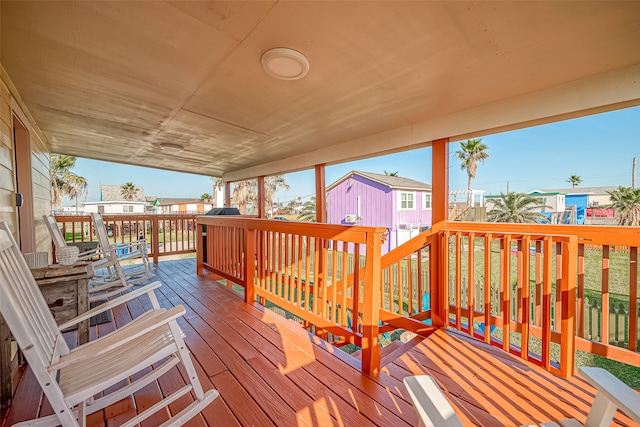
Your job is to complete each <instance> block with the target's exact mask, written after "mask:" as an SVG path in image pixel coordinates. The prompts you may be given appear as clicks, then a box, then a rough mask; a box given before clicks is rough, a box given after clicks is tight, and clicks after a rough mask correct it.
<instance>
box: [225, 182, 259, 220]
mask: <svg viewBox="0 0 640 427" xmlns="http://www.w3.org/2000/svg"><path fill="white" fill-rule="evenodd" d="M256 187H257V180H255V179H252V180H245V181H238V182H235V183H234V188H233V190H232V192H231V202H232V203H233V204H235V205H236V206H237V207H238V209H239V210H240V213H241V214H246V213H247V205H249V204H250V203H251V202H252V201H255V200H256V196H257V195H256Z"/></svg>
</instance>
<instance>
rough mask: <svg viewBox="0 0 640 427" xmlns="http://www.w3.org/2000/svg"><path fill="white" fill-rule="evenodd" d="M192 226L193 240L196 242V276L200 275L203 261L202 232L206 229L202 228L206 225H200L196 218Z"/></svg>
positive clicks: (205, 227)
mask: <svg viewBox="0 0 640 427" xmlns="http://www.w3.org/2000/svg"><path fill="white" fill-rule="evenodd" d="M194 228H195V230H194V235H195V236H194V237H195V239H194V240H195V242H196V274H198V276H202V273H203V267H202V264H203V262H204V234H205V233H206V231H203V228H204V229H205V230H206V229H207V226H206V225H200V224H199V223H198V221H197V220H196V223H195V226H194Z"/></svg>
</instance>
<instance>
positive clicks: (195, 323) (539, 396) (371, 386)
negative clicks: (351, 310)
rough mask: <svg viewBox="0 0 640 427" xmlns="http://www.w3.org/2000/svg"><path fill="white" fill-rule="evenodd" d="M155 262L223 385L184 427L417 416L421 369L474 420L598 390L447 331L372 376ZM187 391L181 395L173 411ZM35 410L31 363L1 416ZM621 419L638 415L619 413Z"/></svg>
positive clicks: (201, 370) (162, 389) (143, 401)
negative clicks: (407, 382)
mask: <svg viewBox="0 0 640 427" xmlns="http://www.w3.org/2000/svg"><path fill="white" fill-rule="evenodd" d="M156 272H157V279H154V280H161V281H162V282H163V283H164V285H163V286H162V287H161V288H159V289H158V290H157V292H156V294H157V296H158V300H159V302H160V304H161V305H162V306H163V307H171V306H174V305H178V304H181V305H183V306H184V307H185V310H186V314H185V316H183V317H182V318H180V319H179V321H178V324H179V326H180V327H181V329H182V331H183V332H184V334H185V342H186V343H187V345H188V346H189V349H190V351H191V353H192V356H193V360H194V364H195V367H196V371H197V373H198V376H199V378H200V381H201V383H202V385H203V388H204V389H205V390H209V389H211V388H217V389H218V391H219V392H220V398H218V399H216V400H215V401H214V402H213V403H212V404H211V405H209V406H208V407H206V408H205V409H204V410H203V411H202V412H201V414H199V415H198V416H197V417H195V418H194V419H193V420H191V421H190V422H189V423H188V424H187V426H188V427H204V426H213V425H224V426H249V425H256V426H270V425H274V426H289V425H291V426H293V425H295V426H314V427H315V426H331V425H340V426H367V425H378V426H394V427H395V426H407V425H417V415H416V413H415V411H414V409H413V407H412V405H411V403H410V400H409V397H408V395H407V392H406V390H405V388H404V385H403V383H402V380H403V379H404V378H405V377H406V376H407V375H419V374H429V375H432V376H434V377H435V378H436V380H437V382H438V383H439V384H440V386H441V388H442V389H443V390H444V391H445V394H446V396H447V398H448V399H449V401H450V402H451V403H452V405H453V406H454V408H455V409H456V411H457V412H458V414H459V415H460V418H461V419H462V421H463V424H464V425H469V426H471V425H477V426H483V427H484V426H487V427H489V426H501V425H505V426H517V425H520V424H525V423H531V422H546V421H551V420H554V419H558V418H569V417H575V418H577V419H578V420H580V421H584V419H585V417H586V413H587V411H588V409H589V407H590V406H591V404H592V402H593V396H594V391H593V389H592V388H591V387H590V386H588V385H587V384H586V382H585V381H584V380H582V379H580V378H579V377H574V378H571V379H570V380H564V379H561V378H558V377H556V376H554V375H552V374H550V373H548V372H545V371H543V370H541V369H540V368H539V367H537V366H535V365H534V364H532V363H529V362H526V361H522V360H520V359H519V358H517V357H515V356H513V355H510V354H507V353H505V352H503V351H502V350H500V349H498V348H495V347H490V346H488V345H486V344H484V343H483V342H481V341H477V340H474V339H472V338H470V337H468V336H465V335H464V334H458V333H455V332H449V331H444V330H439V331H437V332H436V333H434V334H432V335H431V336H430V337H429V338H427V339H424V340H423V341H422V342H420V343H418V344H417V345H415V346H414V347H412V348H410V349H408V350H407V351H406V352H404V354H401V355H399V357H398V358H397V359H395V360H392V361H390V363H389V364H388V365H386V366H384V367H383V368H382V370H381V373H380V374H379V375H378V376H377V377H371V376H368V375H363V374H361V373H360V371H359V370H358V366H359V363H360V362H359V360H358V359H356V358H354V357H352V356H350V355H347V354H346V353H343V352H341V351H340V350H339V349H337V348H335V347H333V346H332V345H330V344H327V343H324V342H322V341H321V340H320V339H319V338H317V337H315V336H313V335H310V334H309V333H308V332H307V331H306V330H305V329H304V328H302V327H301V326H300V325H299V324H297V323H295V322H293V321H290V320H286V319H284V318H282V317H280V316H279V315H277V314H275V313H273V312H271V311H270V310H267V309H265V308H264V307H262V306H259V305H257V304H246V303H244V302H243V301H242V299H241V298H240V297H239V296H238V294H236V293H234V292H233V291H232V290H230V289H229V288H228V287H227V286H225V285H221V284H219V283H217V282H215V281H214V280H211V278H205V277H201V276H197V275H196V274H195V260H193V259H181V260H174V261H162V262H161V263H159V265H158V266H157V270H156ZM149 282H150V281H149ZM149 308H150V302H149V300H148V299H147V298H146V297H141V298H139V299H137V300H134V301H132V302H130V303H129V304H128V305H127V306H122V307H119V308H116V309H114V310H113V311H112V315H113V321H112V322H110V323H105V324H100V325H98V326H96V327H92V328H91V330H90V337H91V339H96V338H98V337H100V336H103V335H105V334H107V333H108V332H110V331H112V330H113V329H114V328H115V327H116V326H120V325H123V324H125V323H127V322H129V321H130V320H131V318H133V317H136V316H138V315H140V314H141V313H143V312H144V311H145V310H148V309H149ZM71 334H73V333H70V334H67V335H65V339H66V340H67V341H68V342H69V343H71V342H73V341H74V340H75V335H73V336H72V335H71ZM399 347H401V346H399ZM398 353H399V352H398ZM394 354H395V353H394ZM336 356H339V357H336ZM184 375H185V373H184V371H183V369H179V368H174V369H172V370H171V372H170V373H169V374H168V375H165V376H164V377H163V378H161V379H160V380H158V381H156V382H154V383H152V384H150V385H149V386H147V388H145V389H143V390H140V391H139V392H138V393H136V395H135V403H134V401H133V400H132V399H131V398H127V399H123V400H122V401H120V402H117V403H115V404H113V405H111V406H109V407H107V408H105V409H104V410H102V411H99V412H97V413H95V414H92V415H90V416H89V417H88V423H87V425H88V426H90V427H98V426H114V427H117V426H119V425H120V424H122V423H123V422H124V421H126V420H128V419H130V418H131V417H132V416H134V415H135V414H136V411H137V408H140V407H145V406H148V405H151V404H153V403H154V402H156V401H157V400H159V399H160V398H161V397H162V396H165V395H167V394H169V393H171V391H173V390H175V389H177V388H178V387H181V386H182V385H183V384H184V383H185V381H184ZM118 386H121V385H118ZM118 386H116V387H114V388H117V387H118ZM38 396H39V397H38ZM191 401H192V397H189V396H184V397H183V398H181V399H180V400H178V401H177V402H175V403H174V404H172V405H171V406H170V408H169V411H170V412H176V411H179V410H180V409H181V408H182V407H184V406H185V405H187V404H188V403H189V402H191ZM38 411H40V413H41V414H45V413H47V412H48V411H50V406H49V405H48V402H46V399H43V398H42V391H41V390H40V387H39V385H38V384H37V382H36V381H35V378H34V377H33V374H32V373H31V372H30V370H29V369H28V368H27V369H26V370H25V374H24V375H23V376H22V378H21V380H20V382H19V383H18V385H17V388H16V396H15V398H14V404H13V406H12V407H10V408H9V409H8V410H6V411H4V412H3V419H2V424H1V425H11V424H12V423H14V422H18V421H23V420H27V419H29V418H32V417H34V416H35V414H37V413H38ZM167 417H168V414H167V411H166V410H164V411H161V413H159V414H158V415H157V416H156V417H154V418H152V419H151V420H149V421H148V422H147V423H144V424H143V425H144V426H145V427H146V426H153V425H157V423H159V422H161V421H162V420H164V419H167ZM616 422H617V424H616V425H627V426H635V425H636V424H634V423H633V422H632V421H630V420H629V419H628V418H626V417H625V416H624V415H621V414H620V413H618V415H617V417H616Z"/></svg>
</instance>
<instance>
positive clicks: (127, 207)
mask: <svg viewBox="0 0 640 427" xmlns="http://www.w3.org/2000/svg"><path fill="white" fill-rule="evenodd" d="M122 212H124V213H133V205H123V206H122Z"/></svg>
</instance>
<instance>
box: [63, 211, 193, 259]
mask: <svg viewBox="0 0 640 427" xmlns="http://www.w3.org/2000/svg"><path fill="white" fill-rule="evenodd" d="M102 217H103V219H104V223H105V227H107V232H108V234H109V237H110V239H111V240H112V241H113V243H115V244H117V243H127V242H133V241H136V240H138V238H139V237H140V235H141V234H142V235H143V236H144V237H145V239H146V240H147V244H148V245H149V256H152V257H153V261H154V262H156V263H157V262H158V257H160V256H165V255H177V254H183V253H190V252H195V249H196V234H197V233H196V225H195V217H196V216H195V215H181V214H178V215H173V214H172V215H146V214H143V215H141V214H126V215H103V216H102ZM56 221H57V222H58V226H59V227H60V228H61V229H62V231H63V234H64V235H65V236H66V237H67V239H68V240H69V241H71V242H92V241H97V237H96V235H95V232H94V231H93V226H92V222H91V216H89V215H57V216H56Z"/></svg>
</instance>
